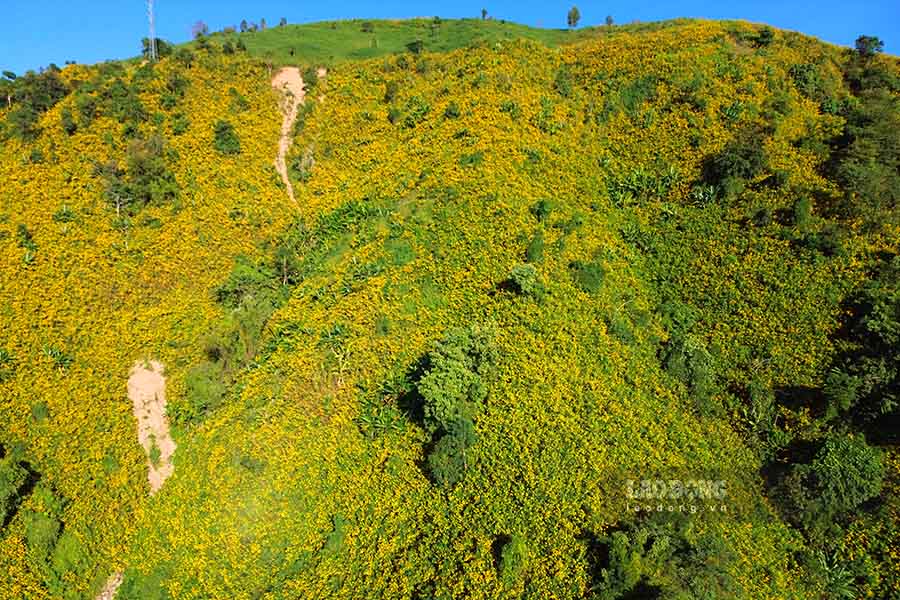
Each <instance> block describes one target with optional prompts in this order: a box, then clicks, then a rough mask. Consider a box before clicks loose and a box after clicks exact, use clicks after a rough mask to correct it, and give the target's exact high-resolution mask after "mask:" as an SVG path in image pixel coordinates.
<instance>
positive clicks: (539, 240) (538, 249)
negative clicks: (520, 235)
mask: <svg viewBox="0 0 900 600" xmlns="http://www.w3.org/2000/svg"><path fill="white" fill-rule="evenodd" d="M525 260H527V261H528V262H530V263H536V262H541V261H542V260H544V232H543V231H540V230H539V231H538V232H537V233H535V234H534V237H533V238H531V241H530V242H528V248H526V249H525Z"/></svg>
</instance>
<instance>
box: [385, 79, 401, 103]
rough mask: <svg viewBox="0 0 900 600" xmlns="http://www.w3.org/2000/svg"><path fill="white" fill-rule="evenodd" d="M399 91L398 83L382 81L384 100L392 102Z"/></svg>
mask: <svg viewBox="0 0 900 600" xmlns="http://www.w3.org/2000/svg"><path fill="white" fill-rule="evenodd" d="M399 91H400V84H399V83H398V82H396V81H386V82H385V83H384V101H385V102H393V101H394V98H396V97H397V93H398V92H399Z"/></svg>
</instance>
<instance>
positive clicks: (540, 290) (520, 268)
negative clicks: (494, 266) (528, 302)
mask: <svg viewBox="0 0 900 600" xmlns="http://www.w3.org/2000/svg"><path fill="white" fill-rule="evenodd" d="M509 280H510V282H512V285H513V287H514V288H515V290H516V291H517V292H518V293H519V294H522V295H524V296H531V297H532V298H534V299H536V300H542V299H543V298H544V292H545V290H544V282H543V281H541V277H540V275H539V274H538V271H537V269H535V268H534V266H533V265H529V264H520V265H516V266H514V267H513V268H512V271H511V272H510V275H509Z"/></svg>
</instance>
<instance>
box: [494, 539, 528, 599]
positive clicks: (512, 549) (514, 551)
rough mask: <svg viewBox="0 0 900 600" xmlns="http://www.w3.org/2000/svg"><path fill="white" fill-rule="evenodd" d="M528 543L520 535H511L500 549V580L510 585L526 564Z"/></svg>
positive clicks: (519, 576)
mask: <svg viewBox="0 0 900 600" xmlns="http://www.w3.org/2000/svg"><path fill="white" fill-rule="evenodd" d="M529 554H530V551H529V548H528V544H527V543H526V541H525V538H523V537H522V536H520V535H513V536H511V537H510V538H509V541H507V542H506V543H505V544H504V545H503V547H502V548H501V549H500V581H502V582H503V584H504V585H506V586H507V587H511V586H512V585H514V584H515V583H516V581H518V580H519V579H520V578H521V577H522V574H523V573H524V571H525V569H526V567H527V566H528V556H529Z"/></svg>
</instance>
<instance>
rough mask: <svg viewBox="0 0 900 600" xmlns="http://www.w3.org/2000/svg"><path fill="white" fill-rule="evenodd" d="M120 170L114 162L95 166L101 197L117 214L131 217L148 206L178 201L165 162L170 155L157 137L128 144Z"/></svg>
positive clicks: (152, 136)
mask: <svg viewBox="0 0 900 600" xmlns="http://www.w3.org/2000/svg"><path fill="white" fill-rule="evenodd" d="M126 152H127V157H126V165H127V169H126V170H123V169H121V168H120V167H119V165H118V163H116V162H115V161H112V162H109V163H106V164H103V165H98V166H97V168H96V173H97V174H98V175H99V176H100V177H101V178H102V179H103V181H104V183H105V187H106V189H105V192H104V194H105V196H106V199H107V201H108V202H109V203H110V205H111V206H112V207H113V208H115V209H116V211H117V213H121V211H122V210H124V211H126V213H127V214H135V213H136V212H137V211H139V210H140V209H141V208H143V207H144V206H147V205H148V204H155V205H161V204H167V203H171V202H174V201H175V200H177V199H178V195H179V187H178V182H177V181H175V175H174V174H173V173H172V171H171V170H169V166H168V161H169V160H171V159H173V158H174V156H173V155H172V152H170V151H169V150H168V149H167V148H166V146H165V142H164V140H163V138H162V137H161V136H159V135H157V134H154V135H151V136H150V137H149V138H147V139H135V140H132V141H131V142H129V144H128V149H127V151H126Z"/></svg>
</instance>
